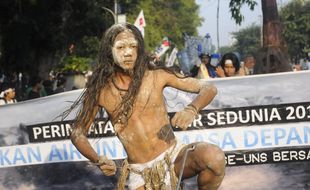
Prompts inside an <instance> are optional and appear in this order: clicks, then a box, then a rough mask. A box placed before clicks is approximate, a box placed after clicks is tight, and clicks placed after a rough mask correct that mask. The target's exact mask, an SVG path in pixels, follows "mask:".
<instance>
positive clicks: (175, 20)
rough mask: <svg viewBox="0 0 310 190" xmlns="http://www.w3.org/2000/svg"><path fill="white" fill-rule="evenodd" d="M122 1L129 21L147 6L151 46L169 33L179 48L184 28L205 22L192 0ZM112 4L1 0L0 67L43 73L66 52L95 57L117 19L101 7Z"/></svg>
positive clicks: (109, 0) (102, 0)
mask: <svg viewBox="0 0 310 190" xmlns="http://www.w3.org/2000/svg"><path fill="white" fill-rule="evenodd" d="M118 4H119V5H120V7H119V12H121V13H125V14H126V15H127V21H128V22H130V23H134V21H135V19H136V17H137V16H138V13H139V12H140V10H141V9H142V10H143V11H144V14H145V17H146V22H147V27H146V35H145V43H146V47H147V48H148V50H149V51H151V50H154V49H155V47H156V46H157V45H158V43H161V40H162V39H163V37H165V36H167V37H168V38H169V39H170V40H171V41H172V42H173V43H174V44H175V45H177V46H180V47H181V46H182V45H183V36H182V33H183V32H186V33H188V34H189V35H196V34H197V27H198V26H199V25H200V23H201V18H200V17H199V16H198V15H199V14H198V6H197V5H196V3H195V1H194V0H179V1H173V0H165V1H164V0H143V1H142V0H141V1H138V0H118ZM113 6H114V0H74V1H67V0H52V1H51V0H40V1H39V0H14V1H11V0H3V1H0V10H1V17H0V36H1V39H0V40H1V42H0V45H1V47H0V49H1V57H0V69H1V70H5V71H7V72H8V73H10V72H13V71H17V72H27V73H29V74H30V75H37V74H40V75H41V76H42V77H45V76H47V74H48V73H49V71H50V70H51V69H53V68H54V67H56V66H57V65H59V63H60V62H61V60H63V59H64V58H65V57H66V56H75V57H77V58H81V59H82V60H84V59H83V58H93V59H94V57H95V56H94V55H95V54H96V51H97V49H96V47H98V42H99V41H98V40H97V39H100V38H101V36H102V34H103V32H104V31H105V30H106V29H107V28H109V27H110V26H111V25H112V24H113V23H114V19H113V17H112V15H111V13H110V12H108V11H105V10H104V9H102V7H106V8H108V9H111V10H114V7H113ZM72 47H73V48H72ZM72 60H74V59H72Z"/></svg>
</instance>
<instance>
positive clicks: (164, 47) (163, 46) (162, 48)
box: [155, 37, 170, 57]
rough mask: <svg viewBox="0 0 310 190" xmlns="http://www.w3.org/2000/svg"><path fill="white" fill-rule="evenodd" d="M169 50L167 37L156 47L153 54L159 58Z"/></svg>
mask: <svg viewBox="0 0 310 190" xmlns="http://www.w3.org/2000/svg"><path fill="white" fill-rule="evenodd" d="M169 48H170V42H169V40H168V38H167V37H164V39H163V40H162V43H161V45H159V46H157V47H156V49H155V54H156V55H157V56H158V57H160V56H162V55H163V54H164V53H165V52H166V51H167V50H168V49H169Z"/></svg>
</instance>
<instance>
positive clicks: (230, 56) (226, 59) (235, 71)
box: [216, 53, 244, 77]
mask: <svg viewBox="0 0 310 190" xmlns="http://www.w3.org/2000/svg"><path fill="white" fill-rule="evenodd" d="M239 70H240V62H239V59H238V57H237V56H236V55H235V54H234V53H226V54H224V55H223V57H222V59H221V61H220V63H219V66H218V67H217V68H216V74H217V75H218V76H219V77H233V76H242V75H244V73H243V72H240V73H239Z"/></svg>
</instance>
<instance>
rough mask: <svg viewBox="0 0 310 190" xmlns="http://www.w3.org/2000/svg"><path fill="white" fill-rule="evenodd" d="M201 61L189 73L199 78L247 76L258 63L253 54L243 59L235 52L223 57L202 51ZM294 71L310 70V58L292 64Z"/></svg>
mask: <svg viewBox="0 0 310 190" xmlns="http://www.w3.org/2000/svg"><path fill="white" fill-rule="evenodd" d="M199 58H200V62H199V63H197V64H196V65H194V66H193V68H192V69H191V70H190V73H189V75H190V76H191V77H195V78H199V79H207V78H224V77H234V76H246V75H253V74H254V66H255V64H256V60H255V57H254V56H253V55H247V56H245V57H244V59H243V60H242V61H240V58H239V57H238V56H237V55H236V54H235V53H232V52H230V53H226V54H224V55H223V56H222V57H221V58H220V56H219V55H218V54H209V53H202V54H200V56H199ZM291 66H292V71H301V70H310V59H308V60H307V59H302V60H300V61H299V62H293V63H292V64H291Z"/></svg>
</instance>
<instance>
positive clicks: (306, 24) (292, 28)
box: [279, 0, 310, 59]
mask: <svg viewBox="0 0 310 190" xmlns="http://www.w3.org/2000/svg"><path fill="white" fill-rule="evenodd" d="M309 9H310V1H303V0H297V1H291V2H290V3H288V4H287V5H286V6H284V7H282V9H281V10H280V13H279V15H280V18H281V20H282V23H283V36H284V38H285V40H286V42H287V46H288V51H289V54H290V55H291V57H292V58H295V59H300V58H305V57H306V53H308V52H310V50H309V49H310V45H309V44H310V35H309V34H310V12H309Z"/></svg>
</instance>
